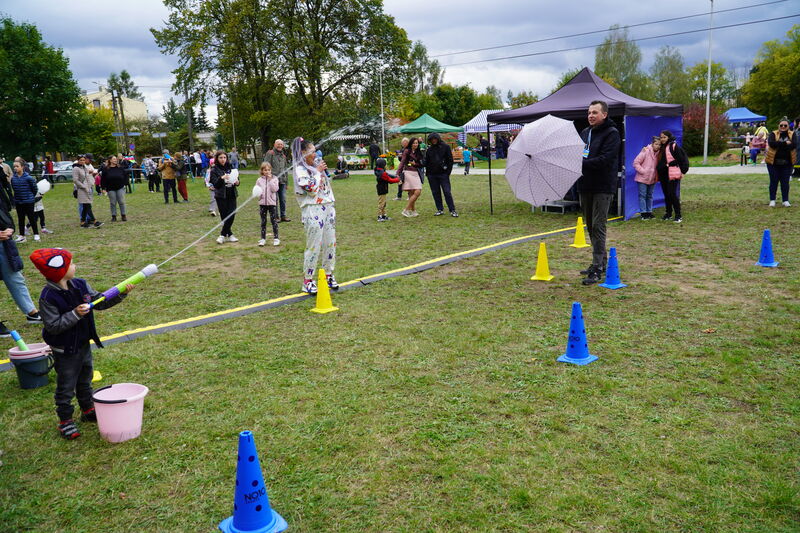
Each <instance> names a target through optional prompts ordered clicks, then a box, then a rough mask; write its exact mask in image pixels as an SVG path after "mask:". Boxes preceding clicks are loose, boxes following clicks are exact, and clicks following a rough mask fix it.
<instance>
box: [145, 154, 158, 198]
mask: <svg viewBox="0 0 800 533" xmlns="http://www.w3.org/2000/svg"><path fill="white" fill-rule="evenodd" d="M142 168H143V169H144V175H145V177H146V178H147V190H148V191H150V192H161V176H159V175H158V169H157V168H156V162H155V161H153V158H152V157H150V154H147V156H146V157H145V158H144V159H143V160H142Z"/></svg>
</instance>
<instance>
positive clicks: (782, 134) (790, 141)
mask: <svg viewBox="0 0 800 533" xmlns="http://www.w3.org/2000/svg"><path fill="white" fill-rule="evenodd" d="M767 144H768V146H769V148H767V156H766V157H765V158H764V162H765V163H766V164H767V172H769V206H770V207H775V198H776V195H777V194H778V183H780V185H781V198H782V199H783V206H784V207H791V205H792V204H790V203H789V182H790V180H791V176H792V168H793V167H794V164H795V162H796V161H797V150H796V147H795V138H794V132H793V131H790V130H789V119H787V118H786V117H783V118H782V119H781V120H780V122H779V123H778V129H777V130H775V131H773V132H772V133H770V134H769V140H768V142H767ZM14 192H15V193H16V188H15V189H14Z"/></svg>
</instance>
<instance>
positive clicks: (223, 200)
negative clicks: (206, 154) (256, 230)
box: [208, 150, 239, 244]
mask: <svg viewBox="0 0 800 533" xmlns="http://www.w3.org/2000/svg"><path fill="white" fill-rule="evenodd" d="M214 161H215V163H214V166H213V167H212V168H211V173H210V175H209V178H208V181H209V182H210V183H211V185H212V186H213V187H214V199H215V200H216V201H217V209H219V218H220V220H223V221H224V222H223V224H222V229H221V230H220V232H219V237H217V244H222V243H224V242H225V239H226V238H227V239H228V241H229V242H238V240H239V239H237V238H236V237H234V236H233V231H232V230H231V226H233V219H234V218H235V217H236V215H235V214H234V212H235V211H236V196H237V195H238V192H237V191H236V188H237V187H238V186H239V178H238V174H239V172H238V171H237V172H235V173H234V175H233V176H231V171H232V170H233V169H232V168H231V164H230V162H229V161H228V154H226V153H225V152H223V151H221V150H220V151H219V152H217V154H216V156H214Z"/></svg>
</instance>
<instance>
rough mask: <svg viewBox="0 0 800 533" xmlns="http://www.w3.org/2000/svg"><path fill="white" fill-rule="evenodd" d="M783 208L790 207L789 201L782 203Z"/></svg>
mask: <svg viewBox="0 0 800 533" xmlns="http://www.w3.org/2000/svg"><path fill="white" fill-rule="evenodd" d="M783 207H792V204H790V203H789V200H786V201H785V202H783Z"/></svg>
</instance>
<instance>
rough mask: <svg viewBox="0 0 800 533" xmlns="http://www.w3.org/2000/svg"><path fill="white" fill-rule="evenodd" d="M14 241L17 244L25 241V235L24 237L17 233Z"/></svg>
mask: <svg viewBox="0 0 800 533" xmlns="http://www.w3.org/2000/svg"><path fill="white" fill-rule="evenodd" d="M14 241H15V242H16V243H17V244H20V243H23V242H25V241H26V239H25V237H24V236H23V235H17V236H16V238H15V239H14Z"/></svg>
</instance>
